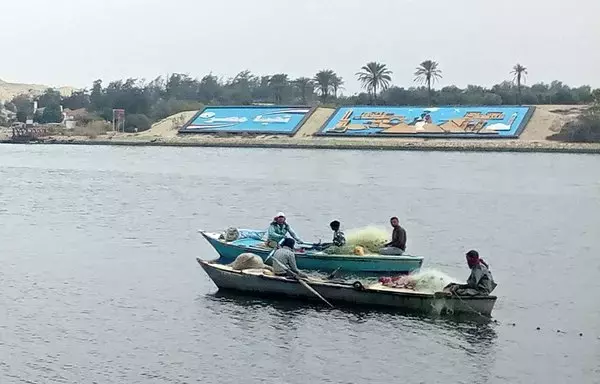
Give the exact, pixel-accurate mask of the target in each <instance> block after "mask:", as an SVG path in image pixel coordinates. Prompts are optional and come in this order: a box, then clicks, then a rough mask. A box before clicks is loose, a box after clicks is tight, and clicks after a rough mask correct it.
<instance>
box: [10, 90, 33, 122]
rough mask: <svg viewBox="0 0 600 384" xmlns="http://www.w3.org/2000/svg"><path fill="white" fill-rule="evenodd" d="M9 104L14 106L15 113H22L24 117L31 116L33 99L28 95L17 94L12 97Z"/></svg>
mask: <svg viewBox="0 0 600 384" xmlns="http://www.w3.org/2000/svg"><path fill="white" fill-rule="evenodd" d="M10 104H12V105H14V106H15V108H16V111H17V113H18V112H22V113H24V114H25V116H26V118H27V117H30V116H33V100H32V99H31V96H30V95H17V96H15V97H13V99H12V100H11V102H10ZM19 121H20V120H19ZM23 122H24V121H23Z"/></svg>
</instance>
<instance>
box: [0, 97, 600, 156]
mask: <svg viewBox="0 0 600 384" xmlns="http://www.w3.org/2000/svg"><path fill="white" fill-rule="evenodd" d="M582 108H584V107H581V106H560V105H544V106H539V107H537V108H536V110H535V112H534V114H533V116H532V117H531V119H530V121H529V123H528V125H527V127H526V128H525V130H524V131H523V133H522V134H521V137H520V138H519V139H491V140H490V139H487V140H485V139H422V138H398V137H390V138H358V137H357V138H340V137H316V136H313V135H314V134H315V133H316V132H317V131H318V130H319V129H320V127H321V126H322V125H323V124H324V123H325V121H326V120H327V119H328V118H329V117H330V116H331V115H332V114H333V112H334V110H333V109H330V108H318V109H317V110H316V111H315V112H314V113H313V115H312V116H311V117H310V118H309V119H308V121H307V122H306V123H305V124H304V125H303V126H302V127H301V128H300V129H299V130H298V132H296V134H295V135H294V136H293V137H289V136H280V135H259V136H250V135H236V136H233V135H226V134H220V135H217V134H178V130H179V128H180V127H181V126H182V125H183V124H185V122H187V121H188V120H189V119H190V118H191V117H192V116H193V115H194V114H195V113H196V112H197V111H188V112H182V113H179V114H177V115H174V116H171V117H168V118H166V119H164V120H162V121H160V122H158V123H156V124H154V125H153V126H152V128H151V129H149V130H148V131H145V132H141V133H125V134H123V133H113V132H111V133H109V134H107V135H102V136H98V137H97V138H96V139H89V138H87V137H75V136H58V137H47V138H44V140H43V141H42V142H45V143H65V144H98V145H105V144H106V145H110V144H113V145H167V146H223V147H277V148H323V149H382V150H383V149H390V150H443V151H523V152H584V153H600V143H598V144H584V143H561V142H556V141H550V140H547V137H548V136H550V135H552V134H554V133H557V132H558V131H560V129H561V127H562V126H563V125H564V124H565V123H566V122H567V121H569V120H571V119H574V118H576V117H577V115H578V114H579V113H581V110H582ZM9 138H10V131H9V130H4V132H3V131H1V130H0V140H7V139H9Z"/></svg>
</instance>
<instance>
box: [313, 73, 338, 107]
mask: <svg viewBox="0 0 600 384" xmlns="http://www.w3.org/2000/svg"><path fill="white" fill-rule="evenodd" d="M336 77H337V75H336V74H335V72H334V71H332V70H331V69H324V70H321V71H319V72H317V74H316V75H315V78H314V82H315V85H316V88H317V91H319V93H320V94H321V101H322V102H325V101H327V97H328V96H329V92H331V90H333V83H334V82H335V80H334V79H335V78H336Z"/></svg>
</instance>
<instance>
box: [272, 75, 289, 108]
mask: <svg viewBox="0 0 600 384" xmlns="http://www.w3.org/2000/svg"><path fill="white" fill-rule="evenodd" d="M288 85H289V79H288V75H286V74H285V73H278V74H275V75H273V76H271V78H270V79H269V88H271V92H272V93H273V100H274V101H275V104H281V102H282V100H283V93H284V90H285V89H286V88H287V87H288Z"/></svg>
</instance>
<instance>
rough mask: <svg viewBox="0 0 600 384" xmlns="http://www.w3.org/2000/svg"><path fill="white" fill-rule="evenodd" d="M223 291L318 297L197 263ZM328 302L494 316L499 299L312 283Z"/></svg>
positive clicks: (279, 280) (256, 274)
mask: <svg viewBox="0 0 600 384" xmlns="http://www.w3.org/2000/svg"><path fill="white" fill-rule="evenodd" d="M196 260H197V261H198V263H199V264H200V265H201V266H202V268H203V269H204V270H205V271H206V273H207V274H208V276H209V277H210V278H211V280H212V281H213V282H214V283H215V285H216V286H217V287H218V288H219V289H220V290H233V291H240V292H245V293H251V294H255V295H262V296H283V297H289V298H296V299H310V300H314V299H315V296H314V294H313V293H311V292H310V291H309V290H307V289H305V287H303V286H302V285H301V284H300V283H299V282H298V281H297V280H295V279H293V278H286V277H279V276H270V275H265V274H263V271H262V270H261V269H258V270H256V269H255V270H245V271H234V270H233V269H231V268H230V267H227V266H224V265H220V264H214V263H210V262H207V261H203V260H200V259H196ZM308 282H309V284H310V286H311V287H312V288H313V289H314V290H316V291H317V292H318V293H319V294H320V295H321V296H323V297H324V298H325V299H326V300H328V301H331V302H342V303H347V304H351V305H363V306H380V307H393V308H398V309H403V310H407V311H416V312H424V313H431V312H434V313H440V312H451V313H479V314H480V315H483V316H490V315H491V313H492V309H493V308H494V304H495V303H496V296H474V297H461V298H459V297H456V296H452V295H450V294H445V293H441V292H438V293H435V294H433V293H422V292H415V291H411V290H407V289H398V288H386V287H380V288H370V287H369V286H366V287H365V286H363V285H362V284H360V283H354V284H348V283H339V282H330V281H325V280H314V279H310V280H308Z"/></svg>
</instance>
